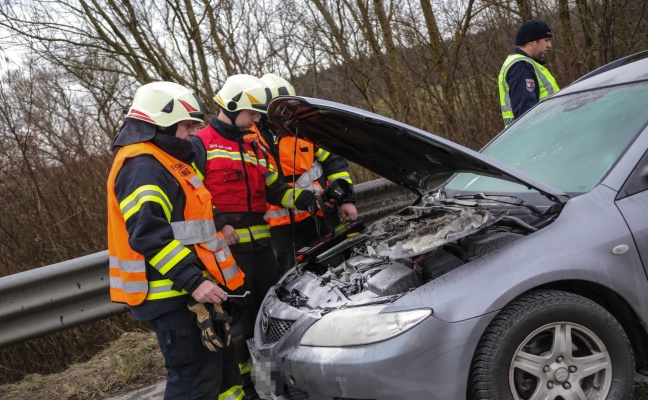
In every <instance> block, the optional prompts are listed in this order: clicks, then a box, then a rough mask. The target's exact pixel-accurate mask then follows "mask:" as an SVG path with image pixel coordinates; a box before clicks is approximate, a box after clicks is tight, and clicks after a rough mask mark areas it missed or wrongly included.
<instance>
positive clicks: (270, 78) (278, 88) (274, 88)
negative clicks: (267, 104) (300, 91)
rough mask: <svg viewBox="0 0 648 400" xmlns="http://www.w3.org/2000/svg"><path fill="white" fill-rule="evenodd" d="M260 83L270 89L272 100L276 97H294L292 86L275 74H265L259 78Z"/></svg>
mask: <svg viewBox="0 0 648 400" xmlns="http://www.w3.org/2000/svg"><path fill="white" fill-rule="evenodd" d="M261 81H262V82H263V83H264V84H265V86H266V87H267V88H268V89H270V93H271V96H272V98H273V99H274V98H275V97H277V96H285V95H290V96H294V95H295V88H294V87H293V85H291V84H290V82H288V81H287V80H285V79H284V78H282V77H280V76H279V75H277V74H265V75H263V76H262V77H261Z"/></svg>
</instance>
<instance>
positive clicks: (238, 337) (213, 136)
mask: <svg viewBox="0 0 648 400" xmlns="http://www.w3.org/2000/svg"><path fill="white" fill-rule="evenodd" d="M214 100H215V101H216V104H217V105H218V107H219V112H218V115H215V116H212V117H211V118H210V120H209V124H208V125H207V126H205V128H203V129H201V130H199V131H198V134H197V137H195V138H192V142H193V143H194V146H195V148H196V149H197V150H196V153H197V166H198V170H199V171H204V177H203V178H204V182H205V186H206V187H207V189H209V191H210V192H211V194H212V202H213V205H214V207H215V209H216V210H217V211H216V216H215V222H216V226H217V228H218V229H219V230H220V231H222V232H223V235H224V236H225V239H226V241H227V244H228V245H229V246H230V249H231V250H232V253H233V254H234V258H235V259H236V261H237V262H238V263H239V264H240V265H241V268H242V269H243V272H244V273H245V276H246V286H247V288H248V289H249V290H250V291H251V292H252V293H251V295H250V296H248V297H247V301H242V302H239V304H233V305H232V307H233V308H232V315H233V317H234V318H235V320H234V322H233V324H232V340H233V342H234V346H235V348H236V352H237V355H238V357H239V368H240V370H241V376H242V377H243V389H244V391H245V395H246V399H256V398H258V394H257V393H256V391H255V389H254V385H253V383H252V379H251V376H250V372H251V370H252V359H251V357H250V354H249V351H248V348H247V344H246V340H247V339H250V338H252V337H253V335H254V322H255V319H256V315H257V312H258V310H259V308H260V306H261V302H262V301H263V298H264V296H265V294H266V293H267V291H268V289H269V288H270V287H271V286H273V285H274V284H276V283H277V281H278V279H279V277H278V275H277V269H278V267H277V260H276V259H275V256H274V253H273V251H272V243H271V241H270V226H269V225H268V222H267V221H266V220H265V219H264V215H265V212H266V202H268V203H271V204H276V205H281V206H282V207H287V208H292V209H302V210H308V209H310V210H311V212H314V209H315V207H316V206H315V204H316V201H315V194H314V193H313V192H311V191H308V190H302V189H298V188H292V187H290V186H288V185H286V184H285V183H283V182H282V181H281V180H280V179H279V176H278V174H277V172H276V171H274V170H272V169H270V168H268V163H267V161H266V158H265V157H264V156H263V154H262V152H261V150H260V149H259V147H258V145H257V144H256V142H254V141H251V140H248V139H246V138H245V135H246V134H249V133H251V132H252V131H253V130H255V129H256V126H255V124H256V123H257V122H259V118H260V115H261V113H265V109H266V108H267V102H268V96H267V95H266V90H265V86H264V84H263V83H262V82H261V80H259V79H258V78H256V77H254V76H251V75H246V74H239V75H233V76H230V77H228V78H227V80H226V81H225V83H224V85H223V87H222V88H221V89H220V90H219V91H218V93H216V96H215V97H214Z"/></svg>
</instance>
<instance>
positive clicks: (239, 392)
mask: <svg viewBox="0 0 648 400" xmlns="http://www.w3.org/2000/svg"><path fill="white" fill-rule="evenodd" d="M244 395H245V393H244V392H243V386H241V385H234V386H232V387H231V388H229V389H228V390H226V391H224V392H223V393H221V394H219V395H218V400H243V396H244Z"/></svg>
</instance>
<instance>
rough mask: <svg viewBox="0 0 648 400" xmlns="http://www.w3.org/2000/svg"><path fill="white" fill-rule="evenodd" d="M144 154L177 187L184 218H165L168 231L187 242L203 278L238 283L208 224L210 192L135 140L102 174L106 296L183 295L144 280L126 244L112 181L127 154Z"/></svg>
mask: <svg viewBox="0 0 648 400" xmlns="http://www.w3.org/2000/svg"><path fill="white" fill-rule="evenodd" d="M142 154H148V155H151V156H153V157H155V159H156V160H158V161H159V162H160V163H161V164H162V165H163V166H164V167H165V168H166V169H167V170H168V171H169V173H171V174H172V175H173V177H174V178H175V179H176V181H177V182H178V183H179V185H180V187H182V189H183V191H184V193H185V197H186V204H185V209H184V220H181V221H169V223H170V224H171V227H172V229H173V234H174V237H175V239H176V240H178V241H179V242H180V243H181V244H182V245H184V246H193V248H194V250H195V251H196V255H197V256H198V258H199V259H200V261H202V264H203V265H201V266H200V267H201V269H202V270H203V276H205V277H207V278H208V279H210V280H211V281H212V282H216V281H217V282H218V283H220V284H221V285H223V286H226V287H227V288H229V289H230V290H234V289H237V288H238V287H240V286H242V285H243V278H244V277H245V274H244V273H243V271H242V270H240V269H239V267H238V266H237V265H236V262H235V260H234V257H233V256H232V254H231V252H230V250H229V247H227V244H226V243H225V238H224V237H223V234H222V233H221V232H217V231H216V227H215V225H214V220H213V214H212V204H211V195H210V194H209V191H208V190H207V189H206V188H205V186H204V185H203V184H202V181H201V180H200V178H199V177H198V176H197V175H196V172H195V171H194V169H193V168H192V167H190V166H188V165H187V164H185V163H183V162H182V161H180V160H178V159H176V158H174V157H172V156H170V155H169V154H167V153H165V152H163V151H162V150H160V149H159V148H157V147H156V146H155V145H153V144H152V143H150V142H143V143H135V144H131V145H128V146H124V147H122V148H120V149H119V151H118V152H117V155H116V157H115V161H114V163H113V166H112V169H111V170H110V174H109V177H108V256H109V268H110V298H111V300H112V301H114V302H119V303H127V304H129V305H130V306H136V305H139V304H141V303H142V302H144V301H145V300H147V301H148V300H162V299H166V298H170V297H176V296H181V295H187V294H188V293H187V292H186V291H184V290H182V291H181V292H178V291H176V290H173V289H171V286H172V284H173V283H172V282H171V281H170V280H160V281H148V280H147V277H146V267H147V263H146V261H145V260H144V256H143V255H142V254H139V253H137V252H135V251H134V250H133V249H131V247H130V245H129V244H128V237H129V236H128V232H127V230H126V221H125V219H124V215H123V213H122V210H121V208H120V204H119V201H118V200H117V196H116V195H115V179H116V177H117V174H118V173H119V171H120V169H121V167H122V165H123V164H124V161H125V160H126V159H127V158H131V157H136V156H139V155H142ZM149 267H150V268H153V267H152V266H149Z"/></svg>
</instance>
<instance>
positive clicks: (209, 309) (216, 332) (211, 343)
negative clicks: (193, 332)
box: [188, 299, 232, 352]
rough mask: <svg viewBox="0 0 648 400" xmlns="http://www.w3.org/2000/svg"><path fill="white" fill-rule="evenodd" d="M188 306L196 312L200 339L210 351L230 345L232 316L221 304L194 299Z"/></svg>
mask: <svg viewBox="0 0 648 400" xmlns="http://www.w3.org/2000/svg"><path fill="white" fill-rule="evenodd" d="M188 307H189V310H191V311H192V312H193V313H194V314H196V317H197V325H198V328H200V339H201V340H202V343H203V345H204V346H205V347H207V348H208V349H209V351H213V352H217V351H218V349H222V348H223V347H227V346H229V345H230V342H231V339H232V337H231V335H230V322H232V318H231V317H230V316H229V315H227V314H226V313H225V311H223V307H222V306H221V305H220V304H213V303H198V302H196V301H195V300H193V299H192V301H191V302H190V303H189V305H188Z"/></svg>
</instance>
